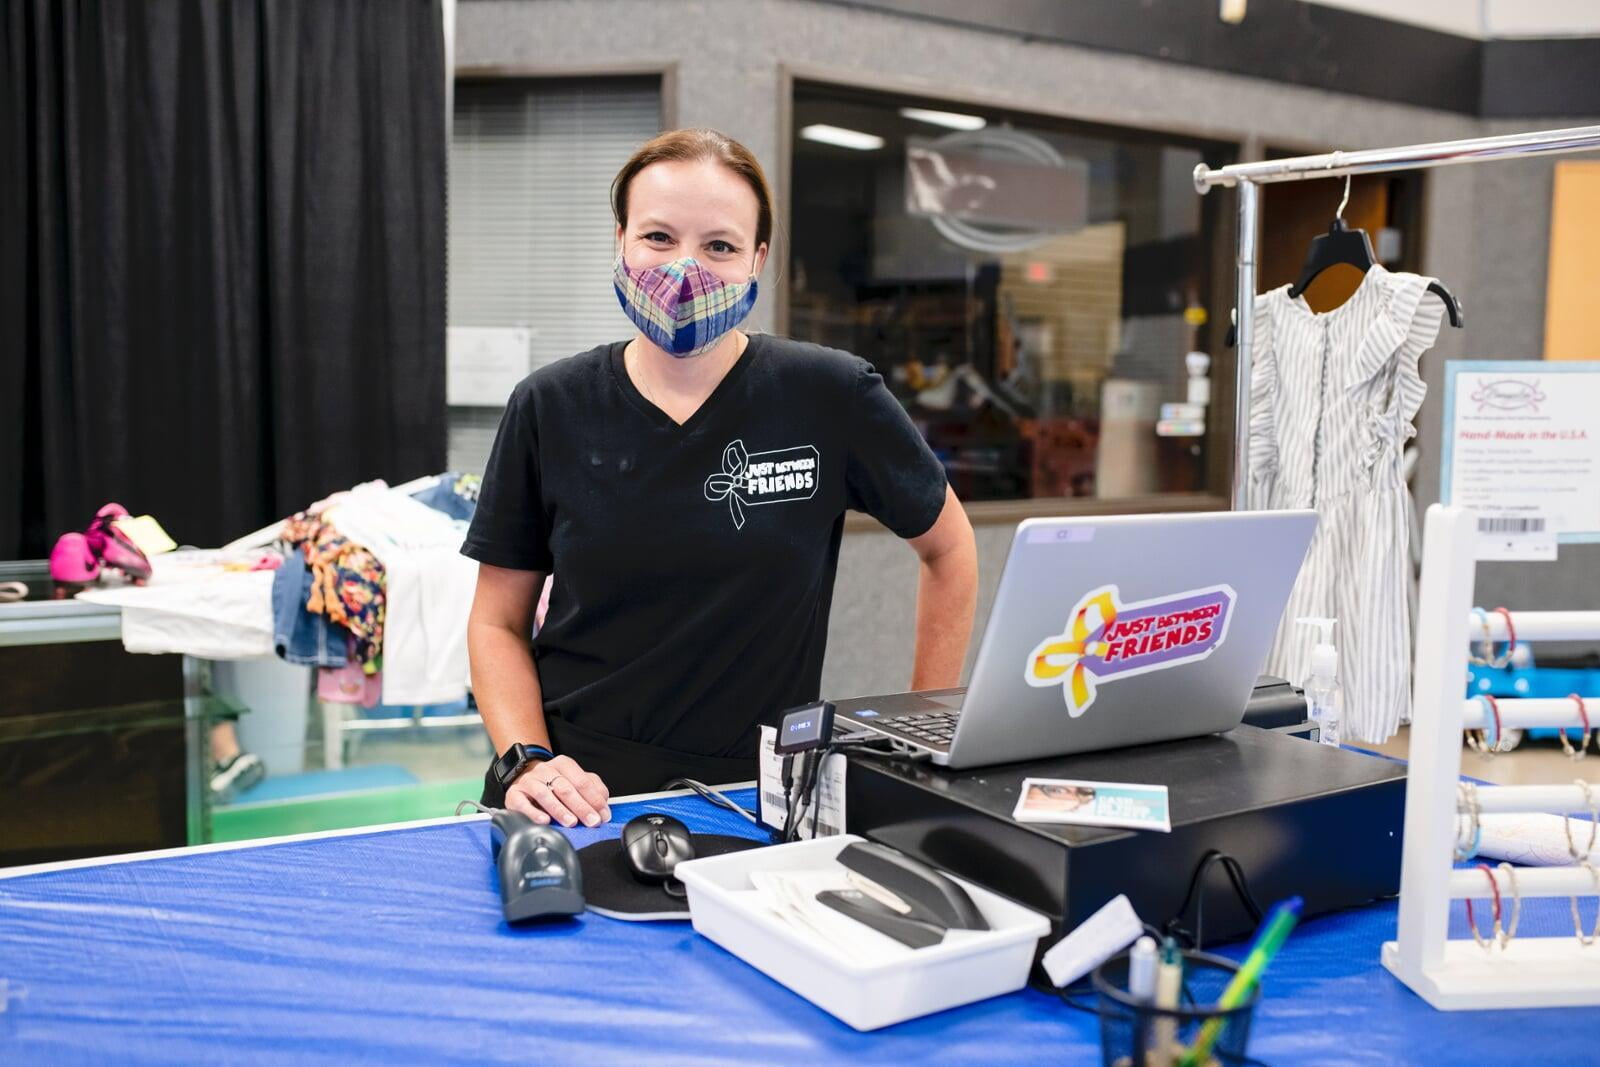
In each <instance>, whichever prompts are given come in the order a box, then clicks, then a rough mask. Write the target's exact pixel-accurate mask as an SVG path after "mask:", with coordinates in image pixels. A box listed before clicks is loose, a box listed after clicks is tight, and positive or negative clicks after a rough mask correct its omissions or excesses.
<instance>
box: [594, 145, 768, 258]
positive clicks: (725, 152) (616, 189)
mask: <svg viewBox="0 0 1600 1067" xmlns="http://www.w3.org/2000/svg"><path fill="white" fill-rule="evenodd" d="M703 159H709V160H712V161H714V162H717V163H721V164H722V165H723V166H724V167H727V168H728V169H729V170H731V171H733V172H734V173H735V174H737V175H738V176H739V177H741V178H743V179H744V180H745V181H746V182H748V183H750V189H751V191H752V192H754V193H755V194H756V205H757V212H756V244H757V246H760V245H768V246H769V247H770V242H771V240H772V189H771V187H770V186H768V185H767V176H766V174H765V173H764V172H763V171H762V170H761V164H760V163H757V162H756V157H755V156H754V155H752V154H751V153H750V149H748V148H746V147H745V146H744V145H742V144H740V143H739V142H738V141H735V140H734V139H733V138H732V137H729V136H727V135H726V134H722V133H718V132H717V131H716V130H706V129H694V130H668V131H667V132H666V133H663V134H658V135H657V136H655V137H653V138H651V139H650V140H649V141H646V142H645V143H644V144H643V145H641V146H640V147H639V150H638V151H637V152H635V153H634V154H633V155H632V156H630V157H628V161H627V162H626V163H624V164H623V165H622V169H621V170H619V171H617V176H616V178H614V179H612V182H611V214H612V215H613V216H615V217H616V220H617V225H618V226H626V225H627V222H628V187H629V186H630V185H632V184H633V179H634V178H635V177H636V176H637V175H638V173H639V172H640V171H641V170H644V168H646V167H648V166H649V165H650V164H652V163H663V162H671V163H698V162H699V161H701V160H703Z"/></svg>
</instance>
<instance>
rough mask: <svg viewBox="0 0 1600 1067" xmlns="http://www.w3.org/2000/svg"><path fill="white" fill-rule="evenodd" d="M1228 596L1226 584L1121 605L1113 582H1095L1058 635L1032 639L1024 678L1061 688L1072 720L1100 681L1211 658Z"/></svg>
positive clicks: (1229, 606)
mask: <svg viewBox="0 0 1600 1067" xmlns="http://www.w3.org/2000/svg"><path fill="white" fill-rule="evenodd" d="M1234 599H1235V594H1234V591H1233V589H1232V588H1231V587H1230V586H1226V585H1214V586H1210V587H1208V588H1205V589H1191V590H1189V591H1187V592H1183V593H1174V594H1172V595H1171V596H1163V597H1156V598H1155V599H1153V600H1140V601H1137V602H1135V603H1132V604H1124V603H1122V602H1121V601H1120V600H1119V598H1118V592H1117V587H1116V586H1115V585H1105V586H1101V587H1100V588H1098V589H1095V590H1092V591H1091V592H1089V593H1088V594H1086V595H1085V596H1084V598H1083V599H1082V600H1080V601H1078V606H1077V607H1075V608H1074V609H1073V610H1072V614H1071V615H1070V616H1069V617H1068V620H1067V629H1066V632H1065V633H1061V634H1057V635H1055V636H1053V637H1047V638H1045V639H1044V640H1043V641H1041V642H1039V644H1038V645H1037V646H1036V647H1035V648H1034V650H1033V651H1032V652H1031V653H1030V654H1029V655H1028V662H1027V665H1026V666H1025V667H1024V668H1023V677H1024V678H1026V679H1027V682H1028V684H1029V685H1031V686H1033V687H1035V688H1038V689H1045V688H1049V687H1051V686H1057V685H1059V686H1061V688H1062V695H1063V696H1064V697H1065V699H1066V702H1067V712H1068V713H1069V714H1070V715H1071V716H1072V717H1073V718H1077V717H1078V716H1079V715H1082V714H1083V713H1084V712H1085V711H1087V710H1088V708H1089V705H1091V704H1093V703H1094V698H1095V695H1096V693H1097V692H1098V691H1099V688H1098V687H1099V686H1100V685H1102V684H1104V683H1106V682H1112V681H1116V680H1117V679H1119V678H1131V677H1133V676H1134V675H1136V674H1148V673H1149V672H1150V671H1160V670H1166V669H1167V668H1168V667H1176V666H1178V665H1180V664H1183V663H1193V662H1195V661H1196V660H1202V659H1205V658H1206V657H1207V656H1209V655H1211V653H1212V651H1213V650H1214V649H1216V648H1217V647H1218V646H1219V645H1221V644H1222V642H1223V640H1224V639H1225V638H1226V637H1227V636H1228V619H1229V617H1230V616H1231V615H1232V613H1233V602H1234Z"/></svg>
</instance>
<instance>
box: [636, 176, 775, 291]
mask: <svg viewBox="0 0 1600 1067" xmlns="http://www.w3.org/2000/svg"><path fill="white" fill-rule="evenodd" d="M759 214H760V204H759V203H758V202H757V200H756V194H755V190H753V189H751V188H750V185H749V183H748V182H746V181H745V180H744V179H743V178H741V177H740V176H739V175H737V174H735V173H734V172H733V171H731V170H729V169H728V168H727V167H725V166H723V165H722V164H720V163H717V162H714V161H712V160H709V159H706V160H699V161H697V162H694V163H670V162H661V163H652V164H650V165H649V166H648V167H646V168H644V169H643V170H641V171H640V172H639V173H638V174H635V175H634V176H633V184H632V185H630V186H629V187H628V222H627V225H626V226H625V227H624V226H618V227H617V240H618V241H619V242H621V245H622V256H623V259H624V260H625V261H626V262H627V264H628V266H630V267H632V268H634V269H636V270H637V269H641V268H649V267H658V266H660V265H661V264H663V263H670V262H672V261H673V260H675V259H681V258H683V257H684V256H693V257H694V258H695V259H697V260H699V261H700V265H701V266H703V267H705V268H706V269H707V270H709V271H711V272H712V273H713V274H715V275H716V276H717V277H719V278H721V279H722V280H723V281H725V282H727V283H728V284H730V285H737V284H739V283H741V282H744V281H747V280H749V278H750V277H751V276H752V275H757V274H760V273H761V266H762V264H763V263H765V262H766V259H767V246H766V245H760V246H759V247H758V246H757V245H756V243H755V235H756V222H757V220H758V218H759Z"/></svg>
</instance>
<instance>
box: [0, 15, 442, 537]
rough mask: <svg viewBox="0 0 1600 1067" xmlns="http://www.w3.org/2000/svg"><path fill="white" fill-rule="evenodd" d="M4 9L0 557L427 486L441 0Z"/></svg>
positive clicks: (435, 439)
mask: <svg viewBox="0 0 1600 1067" xmlns="http://www.w3.org/2000/svg"><path fill="white" fill-rule="evenodd" d="M0 6H3V8H4V13H3V15H0V559H10V558H30V557H37V556H40V555H43V554H44V553H46V552H48V551H49V548H50V545H51V544H52V543H53V542H54V539H55V537H56V536H57V535H58V534H59V533H61V532H63V531H65V530H69V529H78V528H82V527H83V526H84V525H85V524H86V523H87V522H88V520H89V519H90V517H91V516H92V515H93V514H94V511H95V509H96V508H97V507H99V506H100V505H101V504H103V503H105V502H106V501H108V500H116V501H118V502H120V503H122V504H123V505H125V506H127V507H128V508H129V509H130V510H132V511H133V512H134V513H135V514H139V513H143V512H149V513H151V514H153V515H155V516H156V517H157V518H159V519H160V520H161V521H162V523H163V524H164V525H165V526H166V527H167V529H168V530H169V531H170V532H171V533H172V535H173V536H174V537H175V538H176V539H177V540H179V541H180V542H182V543H188V544H197V545H211V544H220V543H222V542H224V541H227V540H230V539H231V538H233V537H235V536H238V535H240V534H243V533H246V532H248V531H250V530H252V529H255V528H256V527H258V526H260V525H262V524H264V523H266V522H268V521H270V520H271V519H273V518H275V517H278V516H282V515H285V514H288V513H290V512H292V511H294V510H295V509H297V508H300V507H303V506H305V505H306V504H309V503H310V502H312V501H313V500H316V499H318V498H319V497H321V496H324V495H326V494H327V493H328V492H329V491H331V490H334V489H337V488H341V487H344V486H348V485H351V484H354V483H355V482H358V481H363V480H366V479H370V478H377V477H382V478H387V479H389V480H391V481H395V480H400V479H406V478H411V477H414V476H416V475H419V474H424V473H428V472H430V471H437V470H441V469H442V468H443V466H444V456H445V396H444V278H445V218H444V181H445V151H446V146H445V114H444V109H445V92H444V90H445V84H444V78H445V73H444V52H443V48H444V45H443V31H442V26H441V12H440V0H139V2H136V3H135V2H123V0H5V2H4V3H3V4H0Z"/></svg>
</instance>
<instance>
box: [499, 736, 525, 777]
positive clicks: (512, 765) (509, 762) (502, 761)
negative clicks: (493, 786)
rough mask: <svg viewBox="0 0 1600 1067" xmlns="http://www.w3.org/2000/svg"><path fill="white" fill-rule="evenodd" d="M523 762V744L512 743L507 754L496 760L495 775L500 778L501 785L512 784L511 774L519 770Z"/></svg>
mask: <svg viewBox="0 0 1600 1067" xmlns="http://www.w3.org/2000/svg"><path fill="white" fill-rule="evenodd" d="M522 763H523V755H522V746H521V745H512V746H511V747H510V748H509V749H507V750H506V754H505V755H504V756H501V757H500V758H499V760H497V761H496V762H495V765H494V776H495V777H496V778H498V779H499V780H500V784H501V785H510V784H511V782H510V779H511V776H512V775H513V774H515V773H516V772H517V768H518V767H520V766H522Z"/></svg>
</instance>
